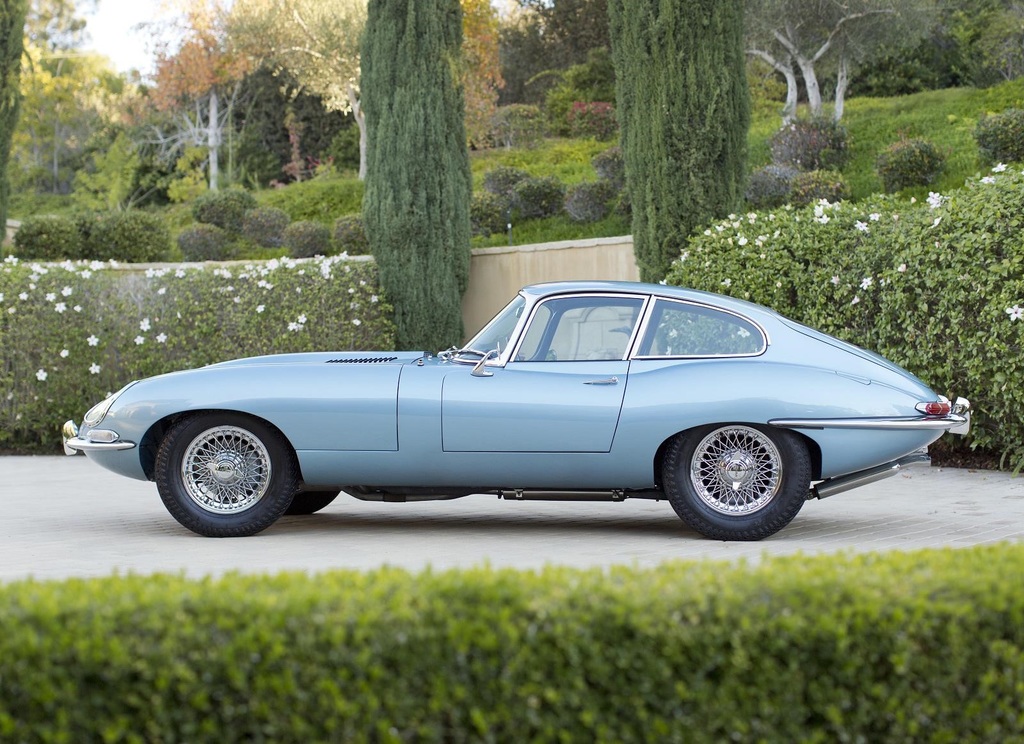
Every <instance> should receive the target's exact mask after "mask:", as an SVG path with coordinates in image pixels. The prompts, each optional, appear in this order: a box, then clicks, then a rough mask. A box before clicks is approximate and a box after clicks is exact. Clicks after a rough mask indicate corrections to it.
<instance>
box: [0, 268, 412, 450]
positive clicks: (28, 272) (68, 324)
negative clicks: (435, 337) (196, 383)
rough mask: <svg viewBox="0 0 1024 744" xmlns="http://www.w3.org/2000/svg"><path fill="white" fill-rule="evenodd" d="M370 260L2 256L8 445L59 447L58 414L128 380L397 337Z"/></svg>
mask: <svg viewBox="0 0 1024 744" xmlns="http://www.w3.org/2000/svg"><path fill="white" fill-rule="evenodd" d="M380 295H381V293H380V289H379V288H378V282H377V269H376V265H375V264H374V263H373V262H372V261H348V260H343V259H341V258H337V257H335V258H327V259H319V260H315V261H294V260H290V259H288V260H282V261H277V260H273V261H269V262H263V263H254V264H249V265H222V266H221V267H220V268H214V269H211V268H203V267H188V266H181V267H177V268H160V269H149V270H148V271H145V272H143V271H138V270H135V271H131V270H116V269H115V268H113V267H112V266H111V264H105V263H99V262H94V263H91V264H90V263H83V262H77V263H72V262H65V263H61V264H41V263H34V262H22V261H18V260H17V259H7V260H6V261H4V262H3V263H2V264H0V390H3V391H4V395H3V396H2V397H0V448H3V449H17V450H30V451H31V450H42V451H46V450H48V449H49V450H51V451H52V450H53V449H54V448H55V447H57V446H58V445H59V437H60V425H61V424H62V423H63V422H64V421H66V420H67V419H69V418H74V419H75V420H76V421H78V420H81V417H82V415H83V414H84V413H85V411H86V410H87V409H88V408H89V406H91V405H92V404H93V403H95V402H97V401H98V400H102V399H103V397H104V396H105V395H108V394H109V393H110V392H113V391H115V390H117V389H119V388H120V387H121V386H123V385H124V384H126V383H127V382H129V381H130V380H133V379H137V378H140V377H146V376H149V375H155V374H160V373H164V372H170V371H173V370H178V369H185V368H190V367H199V366H203V365H206V364H210V363H213V362H218V361H224V360H226V359H233V358H237V357H242V356H253V355H257V354H269V353H284V352H298V351H314V350H317V351H322V350H339V351H340V350H349V349H392V348H394V326H393V323H392V319H391V317H392V310H391V307H390V306H389V305H388V304H387V303H386V302H384V301H383V300H382V299H381V296H380Z"/></svg>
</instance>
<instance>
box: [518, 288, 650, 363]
mask: <svg viewBox="0 0 1024 744" xmlns="http://www.w3.org/2000/svg"><path fill="white" fill-rule="evenodd" d="M643 304H644V303H643V300H642V299H641V298H639V297H560V298H556V299H553V300H548V301H547V302H545V303H543V304H542V305H541V306H540V307H538V308H537V310H536V312H535V313H534V315H533V319H532V320H531V321H530V326H529V328H527V329H526V334H525V335H524V337H523V343H522V345H521V346H520V347H519V351H518V353H517V354H516V359H517V360H518V361H530V362H554V361H561V362H581V361H594V360H600V359H624V358H625V356H626V352H627V350H628V348H629V342H630V339H632V338H633V330H634V329H635V328H636V324H637V321H638V320H639V317H640V311H641V310H642V308H643Z"/></svg>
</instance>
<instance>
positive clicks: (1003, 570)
mask: <svg viewBox="0 0 1024 744" xmlns="http://www.w3.org/2000/svg"><path fill="white" fill-rule="evenodd" d="M326 325H341V324H338V323H336V322H335V321H333V319H332V322H329V323H326ZM680 534H681V535H685V534H686V533H685V532H683V531H682V529H681V528H680ZM1022 571H1024V548H1022V547H1021V546H1020V545H998V546H988V547H983V548H973V549H964V550H944V551H922V552H912V553H900V552H891V553H886V554H881V555H878V554H866V555H839V556H829V557H828V558H827V559H820V560H813V561H812V560H808V559H807V557H806V556H790V557H785V558H774V559H772V558H763V559H761V560H759V561H756V562H752V563H741V564H739V565H736V564H727V563H719V562H712V561H708V562H705V563H668V564H665V565H662V566H659V567H657V568H654V569H639V568H632V567H625V566H616V567H612V568H608V569H604V570H589V571H588V570H579V569H573V568H565V567H558V566H554V567H545V568H543V569H540V570H536V571H514V570H493V569H488V568H477V569H470V570H459V571H438V570H432V571H426V572H422V573H416V574H413V573H409V572H407V571H402V570H398V569H394V568H383V569H377V570H374V571H370V572H356V571H324V572H319V573H316V574H312V575H311V574H308V573H298V572H296V573H287V574H280V575H271V576H259V575H245V574H229V575H227V576H225V577H219V578H205V579H188V578H185V577H182V576H168V575H157V576H127V577H112V578H102V579H85V580H83V579H76V580H70V581H61V582H43V581H18V582H13V583H6V584H4V585H2V586H0V607H2V608H3V613H4V614H3V620H4V626H3V627H4V632H3V633H2V634H0V731H2V732H3V733H4V739H5V740H7V741H11V742H69V741H70V742H99V741H115V740H124V741H143V742H190V743H191V744H213V743H215V744H241V743H242V742H267V741H274V742H278V741H280V742H328V741H330V742H424V743H430V744H442V743H445V744H447V743H449V742H450V743H455V742H460V743H462V742H569V743H572V742H599V743H601V744H611V743H612V742H615V743H616V744H619V743H621V744H633V743H634V742H636V743H640V742H652V741H657V742H692V744H710V743H718V742H728V741H740V742H748V741H749V742H1019V741H1020V740H1021V739H1022V738H1024V720H1022V718H1021V706H1020V696H1021V690H1020V685H1021V677H1022V675H1024V651H1022V649H1024V622H1022V621H1024V593H1022V592H1021V591H1020V589H1019V586H1018V584H1017V582H1015V581H1013V580H1012V577H1013V576H1019V575H1020V574H1021V572H1022Z"/></svg>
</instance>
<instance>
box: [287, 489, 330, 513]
mask: <svg viewBox="0 0 1024 744" xmlns="http://www.w3.org/2000/svg"><path fill="white" fill-rule="evenodd" d="M340 493H341V491H299V492H298V493H297V494H295V498H294V499H292V505H291V506H289V507H288V509H287V510H286V511H285V514H286V515H287V516H297V515H302V514H316V513H317V512H318V511H320V510H321V509H323V508H324V507H325V506H328V505H329V504H330V503H331V502H332V501H334V500H335V499H336V498H338V495H339V494H340Z"/></svg>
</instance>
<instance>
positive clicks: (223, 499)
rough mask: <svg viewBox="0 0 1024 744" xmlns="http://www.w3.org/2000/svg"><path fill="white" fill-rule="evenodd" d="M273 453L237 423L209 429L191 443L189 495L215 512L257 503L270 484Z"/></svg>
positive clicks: (185, 469)
mask: <svg viewBox="0 0 1024 744" xmlns="http://www.w3.org/2000/svg"><path fill="white" fill-rule="evenodd" d="M270 476H271V464H270V454H269V453H268V452H267V448H266V447H265V446H264V445H263V442H261V441H260V440H259V438H258V437H256V436H254V435H253V434H252V433H251V432H248V431H246V430H245V429H240V428H238V427H235V426H218V427H216V428H213V429H207V430H206V431H204V432H203V433H201V434H200V435H199V436H197V437H196V438H195V439H193V440H192V443H191V444H189V446H188V448H187V449H186V450H185V456H184V457H183V458H182V461H181V478H182V482H183V483H184V485H185V490H186V491H187V493H188V495H189V498H190V499H192V501H193V502H194V503H195V504H196V505H197V506H199V507H200V508H201V509H203V510H205V511H208V512H212V513H214V514H233V513H236V512H240V511H245V510H246V509H248V508H250V507H251V506H253V505H254V504H255V503H256V502H258V501H259V500H260V499H262V498H263V496H264V495H265V494H266V493H267V489H268V488H269V486H270Z"/></svg>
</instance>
